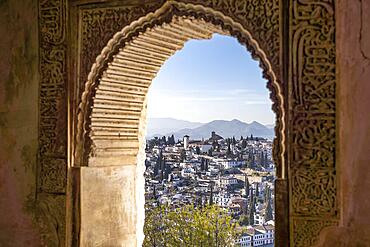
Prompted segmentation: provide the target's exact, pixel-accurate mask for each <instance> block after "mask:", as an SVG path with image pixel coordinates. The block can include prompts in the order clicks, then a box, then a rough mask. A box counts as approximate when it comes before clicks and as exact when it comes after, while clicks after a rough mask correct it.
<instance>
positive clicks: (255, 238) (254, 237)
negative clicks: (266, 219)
mask: <svg viewBox="0 0 370 247" xmlns="http://www.w3.org/2000/svg"><path fill="white" fill-rule="evenodd" d="M252 242H253V244H252ZM235 244H236V245H237V246H241V247H249V246H261V247H270V246H271V247H273V246H274V226H273V225H264V226H249V227H248V228H247V229H246V230H245V231H244V232H243V233H242V235H241V236H240V237H239V238H238V239H236V240H235Z"/></svg>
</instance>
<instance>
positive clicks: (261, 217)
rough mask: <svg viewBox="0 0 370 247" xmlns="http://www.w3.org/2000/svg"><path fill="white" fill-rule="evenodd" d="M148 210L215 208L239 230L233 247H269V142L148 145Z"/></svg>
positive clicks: (164, 141) (155, 141)
mask: <svg viewBox="0 0 370 247" xmlns="http://www.w3.org/2000/svg"><path fill="white" fill-rule="evenodd" d="M145 162H146V163H145V165H146V171H145V180H146V184H145V191H146V193H145V197H146V210H150V208H152V207H156V206H159V205H167V206H169V207H170V208H180V207H183V206H185V205H194V207H203V206H205V205H218V206H219V207H220V208H222V209H223V210H225V211H226V212H227V213H228V214H229V215H230V216H232V220H233V222H235V223H236V225H237V229H236V230H237V231H238V233H239V234H238V237H237V238H236V239H235V240H234V241H235V245H236V246H273V244H274V193H273V191H274V179H275V170H274V169H275V168H274V164H273V161H272V141H271V140H268V139H265V138H261V137H254V136H253V135H251V136H247V137H243V136H241V137H239V138H236V137H232V138H223V137H222V136H220V135H218V134H217V133H215V132H212V133H210V137H209V138H208V139H202V140H193V139H192V138H191V137H190V136H187V135H185V136H184V137H183V139H182V140H177V141H176V140H175V137H174V136H173V135H172V136H169V137H165V136H163V137H162V138H158V137H155V138H152V139H150V140H147V146H146V161H145Z"/></svg>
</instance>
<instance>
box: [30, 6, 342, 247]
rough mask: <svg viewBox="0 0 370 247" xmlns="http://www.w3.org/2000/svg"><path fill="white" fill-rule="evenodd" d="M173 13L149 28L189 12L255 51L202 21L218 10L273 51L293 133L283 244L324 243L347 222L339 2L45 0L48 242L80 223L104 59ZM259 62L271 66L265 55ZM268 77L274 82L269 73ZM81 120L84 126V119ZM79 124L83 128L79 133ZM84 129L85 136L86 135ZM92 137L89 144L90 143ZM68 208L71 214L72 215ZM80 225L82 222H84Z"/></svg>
mask: <svg viewBox="0 0 370 247" xmlns="http://www.w3.org/2000/svg"><path fill="white" fill-rule="evenodd" d="M67 2H68V3H67ZM166 2H169V3H166ZM187 4H189V5H187ZM164 5H166V6H167V7H168V8H170V10H169V11H168V12H169V13H171V14H168V15H166V13H162V15H160V16H159V17H158V18H154V17H153V20H152V21H151V22H150V23H146V25H147V26H145V27H149V28H150V27H151V28H152V27H154V26H156V25H159V24H163V23H169V22H170V20H171V18H172V16H175V15H180V16H181V15H184V13H185V16H189V17H192V16H193V17H200V18H203V19H205V20H207V21H208V22H210V23H213V24H214V25H215V26H219V25H221V26H222V31H225V30H226V31H229V32H230V33H231V34H232V35H233V36H235V37H237V38H238V39H239V41H240V42H241V43H243V44H247V45H248V44H249V45H251V44H250V42H251V40H252V39H248V38H247V39H244V38H243V37H244V36H243V35H242V32H241V31H240V30H238V29H237V28H235V29H234V33H232V31H233V29H232V28H229V29H228V27H227V25H226V26H225V24H222V23H223V21H224V20H223V19H222V18H218V19H217V18H216V17H217V15H216V17H209V16H208V17H207V13H205V14H201V13H202V9H203V8H205V9H210V10H212V11H214V12H217V13H222V15H223V16H224V17H227V18H230V19H231V20H232V21H233V22H235V23H239V24H240V25H241V27H242V28H244V29H245V30H248V31H249V32H250V34H252V37H253V39H254V40H255V41H256V43H257V44H258V45H259V46H260V47H259V48H260V50H261V51H264V55H265V58H266V61H270V65H271V68H270V67H269V66H266V65H264V64H265V63H262V66H263V69H264V70H265V71H268V70H269V69H271V70H272V71H273V74H274V75H275V79H276V81H277V84H278V85H280V89H281V90H282V94H283V96H284V97H283V99H284V100H285V101H284V102H283V103H282V101H279V99H278V98H275V97H277V95H278V93H277V89H278V88H276V87H274V84H273V83H269V84H268V86H269V87H270V89H271V91H272V92H273V93H272V98H273V101H274V102H279V103H278V104H276V103H275V104H274V111H275V112H276V113H277V119H278V120H279V119H282V121H283V123H285V131H284V130H283V129H282V128H283V126H282V124H279V123H278V125H277V126H278V129H277V130H276V131H275V132H276V133H277V134H278V135H280V134H281V135H282V136H277V138H276V139H275V149H274V157H275V158H276V159H277V160H275V162H276V163H277V164H282V165H284V166H282V167H286V168H287V169H286V170H285V171H284V172H282V171H280V173H281V174H279V177H283V176H285V179H283V180H281V181H277V182H279V183H281V184H280V185H279V186H277V187H276V188H277V191H276V200H277V213H281V217H280V220H281V221H284V222H283V223H282V224H283V225H284V226H287V225H288V224H289V227H290V229H289V230H290V231H289V232H286V231H282V232H280V233H278V237H279V238H285V239H290V244H291V245H292V246H312V245H314V244H315V242H316V240H317V238H318V235H319V234H320V232H321V230H322V229H323V228H324V227H327V226H333V225H336V224H338V222H339V215H340V211H339V209H340V208H339V184H338V181H337V174H338V170H337V164H336V156H335V153H336V44H335V1H334V0H327V1H325V3H322V2H320V1H314V0H312V1H311V0H289V1H282V0H261V1H255V0H240V1H239V0H238V1H235V0H178V1H164V0H160V1H158V0H146V1H139V0H128V1H119V0H109V1H93V0H74V1H67V0H39V27H40V28H39V32H40V92H39V95H40V96H39V97H40V104H39V105H40V106H39V119H40V121H39V147H40V151H39V162H38V175H37V176H38V180H37V186H38V192H37V198H38V199H37V200H38V202H37V204H38V205H39V206H38V207H39V209H40V213H39V216H38V219H37V220H38V223H39V225H40V228H41V235H42V238H43V239H44V241H45V242H47V243H50V245H53V244H55V243H58V242H59V243H62V244H63V243H64V239H65V235H66V234H65V231H66V230H65V229H66V225H67V228H68V227H70V226H69V225H70V224H72V223H71V222H70V218H68V217H66V215H65V212H66V202H67V203H68V202H69V201H71V200H75V199H76V198H77V197H78V190H79V186H80V184H79V182H80V180H79V179H80V178H81V176H80V174H79V172H80V171H82V169H80V168H75V169H71V167H72V166H83V165H87V162H86V160H84V159H79V158H81V157H84V155H83V153H84V152H85V151H87V152H85V156H87V155H86V153H87V154H89V148H86V147H88V146H89V145H90V144H91V142H89V141H87V145H86V146H85V144H86V142H85V139H87V140H88V138H89V136H88V135H89V134H88V133H90V132H89V124H88V123H89V121H90V120H89V118H88V117H87V116H88V115H89V114H88V113H89V112H90V111H91V108H89V107H90V106H92V102H93V101H90V100H87V99H92V96H94V94H95V95H96V90H95V89H94V90H93V91H91V93H90V92H89V93H87V94H85V96H84V97H85V100H84V101H85V102H84V103H81V102H80V100H81V99H82V93H83V92H84V91H85V82H86V78H88V74H89V73H90V71H91V67H92V65H93V64H94V63H95V60H96V57H97V56H98V55H99V54H100V53H101V51H102V50H103V48H104V47H105V46H106V45H107V43H108V41H109V40H110V39H111V38H112V37H113V35H114V34H115V33H118V32H120V31H122V27H125V26H127V27H128V26H132V25H133V22H134V21H135V20H139V19H140V18H141V17H143V16H146V15H148V14H150V13H152V14H154V13H156V12H157V10H158V11H159V9H161V8H164ZM198 5H199V6H198ZM181 6H197V8H199V9H193V10H192V11H190V10H186V8H185V7H181ZM184 8H185V9H184ZM197 11H198V12H197ZM196 13H198V14H196ZM208 14H209V13H208ZM166 16H167V17H166ZM161 18H162V19H161ZM166 18H168V19H166ZM207 18H208V19H207ZM143 25H145V24H143ZM141 31H144V30H141ZM135 32H136V33H135ZM139 33H140V30H139V28H138V29H137V30H136V31H133V32H132V33H131V37H126V40H127V41H128V40H129V39H131V38H133V37H135V36H136V37H137V36H138V35H139ZM249 48H250V50H251V51H252V52H253V51H257V50H259V49H256V47H253V46H251V47H249ZM257 57H259V58H260V59H261V60H263V58H264V57H263V56H261V54H257ZM105 59H107V60H104V59H103V60H104V61H106V62H107V63H106V64H105V65H104V64H103V65H102V67H101V71H104V70H105V69H107V68H108V67H109V66H108V65H109V63H110V62H111V61H112V60H109V59H108V58H105ZM110 59H114V56H112V58H110ZM97 68H98V67H97ZM266 68H267V70H266ZM95 75H96V78H95V79H94V78H92V77H89V79H94V80H92V84H91V85H94V83H97V82H98V81H99V78H101V76H102V75H103V73H102V72H97V73H95ZM265 76H266V78H267V79H268V80H269V81H272V77H271V75H269V74H268V73H267V72H265ZM97 85H98V84H95V85H94V87H93V88H97V87H96V86H97ZM80 103H81V107H80V108H79V104H80ZM144 104H145V103H144ZM279 104H281V107H282V109H285V111H284V114H285V115H284V116H282V114H283V113H282V112H280V111H279ZM78 109H79V112H77V111H78ZM67 113H68V114H67ZM77 113H78V116H79V119H76V116H77ZM279 114H280V115H279ZM67 116H68V118H67ZM86 118H87V121H85V120H86ZM67 119H68V120H69V121H67ZM78 122H79V127H81V128H77V123H78ZM139 128H140V127H139ZM77 130H79V131H80V132H79V133H78V134H76V131H77ZM283 134H285V135H286V139H285V140H286V141H285V144H286V145H284V147H285V148H286V150H285V151H284V150H282V149H281V148H280V146H279V144H280V143H281V142H280V141H281V140H282V138H283V137H284V135H283ZM86 135H87V137H88V138H83V137H84V136H85V137H86ZM76 141H78V142H80V141H82V142H81V145H82V146H80V147H79V149H75V150H74V147H75V143H76ZM73 157H76V158H77V159H76V160H74V159H73ZM88 169H90V170H91V169H92V168H90V167H88ZM280 170H281V169H280ZM67 171H68V173H67ZM67 174H68V175H67ZM67 177H68V179H69V180H70V183H69V184H68V185H69V187H70V189H69V188H68V186H67ZM277 185H278V184H277ZM288 195H289V200H288ZM71 198H72V199H71ZM74 203H76V204H75V205H77V206H76V207H77V208H73V209H72V210H75V211H76V212H77V214H78V210H79V209H78V204H79V201H78V198H77V200H76V201H75V202H74ZM45 205H47V207H46V208H45V207H44V206H45ZM279 205H280V206H279ZM279 207H280V208H279ZM67 209H68V210H67V213H68V211H69V210H70V209H69V207H67ZM72 214H73V213H72ZM77 217H78V215H77ZM48 218H52V219H55V220H53V223H50V221H49V220H47V219H48ZM76 222H77V224H78V219H77V221H76ZM276 223H277V224H278V223H281V222H279V221H277V222H276ZM72 225H73V224H72ZM73 227H75V226H72V228H73ZM77 228H78V226H77ZM277 228H279V227H277ZM77 230H78V229H77ZM277 230H279V229H277ZM68 231H69V230H68V229H67V232H68ZM68 234H70V233H69V232H68V233H67V235H68ZM77 235H78V234H76V236H77ZM72 238H74V236H72ZM67 239H69V237H67ZM288 241H289V240H288ZM282 246H285V245H283V244H282Z"/></svg>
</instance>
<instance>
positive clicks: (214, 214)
mask: <svg viewBox="0 0 370 247" xmlns="http://www.w3.org/2000/svg"><path fill="white" fill-rule="evenodd" d="M235 227H236V225H235V224H234V223H232V217H231V216H229V215H228V214H227V212H226V211H224V210H223V209H222V208H220V207H218V206H215V205H213V206H205V207H202V208H195V207H194V206H192V205H188V206H185V207H182V208H177V209H170V208H169V207H168V206H160V207H157V208H152V209H147V212H146V218H145V225H144V234H145V239H144V243H143V246H144V247H155V246H168V247H170V246H171V247H172V246H174V247H177V246H212V247H224V246H225V247H228V246H233V245H234V239H235V238H236V234H237V233H236V231H235Z"/></svg>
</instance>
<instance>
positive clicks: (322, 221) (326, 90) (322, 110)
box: [289, 0, 338, 246]
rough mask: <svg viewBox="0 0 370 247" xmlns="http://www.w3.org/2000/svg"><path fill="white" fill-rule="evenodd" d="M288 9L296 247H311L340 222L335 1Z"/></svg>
mask: <svg viewBox="0 0 370 247" xmlns="http://www.w3.org/2000/svg"><path fill="white" fill-rule="evenodd" d="M290 4H291V6H292V8H291V10H292V12H291V23H292V26H291V27H290V29H291V32H292V36H291V39H290V40H291V43H290V51H291V54H292V67H291V68H292V77H291V78H292V81H291V82H292V83H291V85H290V90H291V92H292V96H291V99H290V101H289V103H290V105H291V109H292V112H291V117H290V119H291V120H290V124H289V129H290V130H291V133H292V136H291V139H290V143H291V150H290V153H291V155H290V157H291V161H290V162H289V163H290V183H291V185H290V187H291V194H290V202H291V209H292V212H291V213H292V215H293V217H292V219H291V220H293V222H294V224H291V227H292V228H293V243H294V246H311V245H312V244H314V243H315V239H317V234H318V233H319V232H320V230H321V229H322V228H323V227H326V226H330V225H335V224H337V220H338V201H337V179H336V175H337V172H336V164H335V147H336V140H335V138H336V136H335V133H336V120H335V116H336V114H335V113H336V104H335V102H336V96H335V89H336V54H335V1H334V0H327V1H313V0H311V1H303V0H294V1H292V0H291V1H290ZM302 217H303V219H302ZM298 219H299V220H298Z"/></svg>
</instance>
